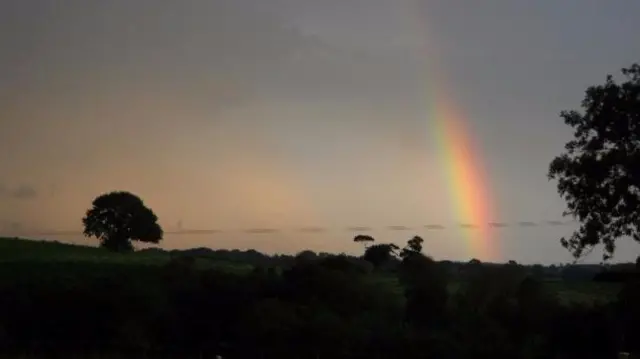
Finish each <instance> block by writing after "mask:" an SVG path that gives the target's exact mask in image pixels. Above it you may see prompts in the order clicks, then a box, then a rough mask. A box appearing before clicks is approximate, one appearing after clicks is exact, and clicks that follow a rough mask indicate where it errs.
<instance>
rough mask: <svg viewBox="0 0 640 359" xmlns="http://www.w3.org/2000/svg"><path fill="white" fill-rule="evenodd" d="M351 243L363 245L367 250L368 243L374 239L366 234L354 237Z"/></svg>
mask: <svg viewBox="0 0 640 359" xmlns="http://www.w3.org/2000/svg"><path fill="white" fill-rule="evenodd" d="M353 241H354V242H356V243H363V244H364V247H365V248H367V245H368V244H369V243H373V242H375V239H374V238H373V237H371V236H368V235H366V234H358V235H357V236H355V237H354V238H353Z"/></svg>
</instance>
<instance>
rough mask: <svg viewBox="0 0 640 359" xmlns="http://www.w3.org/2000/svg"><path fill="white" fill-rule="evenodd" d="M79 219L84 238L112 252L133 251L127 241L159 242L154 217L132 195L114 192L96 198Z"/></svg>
mask: <svg viewBox="0 0 640 359" xmlns="http://www.w3.org/2000/svg"><path fill="white" fill-rule="evenodd" d="M92 204H93V207H92V208H90V209H89V210H87V213H86V215H85V217H84V218H83V219H82V223H83V225H84V235H85V236H86V237H96V238H98V240H99V241H100V245H101V246H102V247H105V248H107V249H109V250H112V251H116V252H126V251H132V250H133V244H132V242H131V241H140V242H146V243H159V242H160V240H162V236H163V234H164V232H163V230H162V227H160V225H159V224H158V217H157V216H156V215H155V213H153V211H152V210H151V209H150V208H148V207H147V206H146V205H145V204H144V202H143V201H142V200H141V199H140V198H139V197H138V196H136V195H134V194H132V193H129V192H123V191H115V192H110V193H106V194H103V195H100V196H98V197H97V198H96V199H94V200H93V203H92Z"/></svg>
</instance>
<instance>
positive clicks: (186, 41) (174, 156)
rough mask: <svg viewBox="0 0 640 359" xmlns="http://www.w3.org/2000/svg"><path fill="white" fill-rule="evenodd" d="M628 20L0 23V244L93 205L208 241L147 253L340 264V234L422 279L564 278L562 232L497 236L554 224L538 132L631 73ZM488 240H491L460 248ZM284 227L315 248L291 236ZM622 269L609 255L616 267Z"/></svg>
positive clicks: (211, 18) (300, 4)
mask: <svg viewBox="0 0 640 359" xmlns="http://www.w3.org/2000/svg"><path fill="white" fill-rule="evenodd" d="M639 13H640V2H635V1H624V0H612V1H608V2H604V1H597V0H565V1H561V2H558V1H553V0H539V1H535V2H534V1H526V0H485V1H482V2H479V1H462V0H323V1H312V0H217V1H208V0H181V1H173V0H172V1H169V0H137V1H130V0H110V1H103V0H58V1H55V0H5V1H2V2H1V3H0V153H3V154H4V155H3V156H0V234H7V235H9V234H15V233H18V234H20V233H36V232H42V231H52V230H67V231H79V230H81V218H82V216H83V215H84V213H85V211H86V210H87V209H88V208H89V207H90V205H91V201H92V200H93V198H95V197H96V196H97V195H100V194H102V193H105V192H109V191H112V190H126V191H131V192H133V193H135V194H137V195H139V196H140V197H141V198H142V199H143V200H144V201H145V203H146V204H147V205H148V206H149V207H151V208H152V209H153V210H154V211H155V212H156V214H157V215H158V217H159V218H160V223H161V224H162V225H163V227H164V228H165V230H166V231H172V230H176V229H180V228H182V229H221V230H224V231H225V233H220V234H215V235H180V236H179V235H172V234H167V235H166V237H165V240H164V241H163V243H162V246H163V247H166V248H188V247H198V246H207V247H212V248H240V249H245V248H255V249H258V250H261V251H265V252H268V253H274V252H286V253H294V252H297V251H300V250H302V249H305V248H309V249H312V250H317V251H330V252H349V253H358V252H359V251H361V248H360V247H358V246H357V245H355V244H354V243H353V242H352V238H353V235H354V233H353V231H351V232H350V231H345V230H344V228H345V227H349V226H365V227H375V228H376V229H375V230H374V231H373V232H371V234H372V235H374V237H376V238H377V240H378V241H393V242H396V243H403V242H405V241H406V240H407V239H409V238H410V237H411V236H412V235H415V234H418V235H421V236H422V237H423V238H424V239H425V251H426V252H427V253H429V254H431V255H432V256H434V257H435V258H438V259H456V260H468V259H470V258H474V257H475V258H479V259H484V260H495V261H506V260H509V259H513V260H516V261H519V262H524V263H532V262H542V263H559V262H566V261H568V260H570V259H571V257H570V255H569V254H568V253H567V251H566V250H564V249H563V248H562V247H561V246H560V244H559V238H560V237H561V236H563V235H568V234H570V233H571V231H572V230H573V229H574V228H575V225H572V224H568V225H563V226H549V225H538V226H530V225H529V226H527V225H520V226H518V225H513V224H517V223H518V222H522V221H527V222H536V223H537V222H544V221H550V220H566V219H563V218H561V214H562V212H563V210H564V208H565V207H564V203H563V201H562V200H561V199H560V198H559V196H558V195H557V193H556V190H555V183H554V182H550V181H548V180H547V177H546V174H547V169H548V164H549V162H550V161H551V160H552V159H553V157H554V156H556V155H558V154H560V153H561V151H562V149H563V145H564V143H565V142H566V141H568V140H570V138H571V130H570V129H569V128H567V127H566V126H565V125H564V123H563V122H562V119H561V118H560V117H559V112H560V111H562V110H566V109H573V108H578V107H579V104H580V101H581V100H582V98H583V96H584V90H585V89H586V88H587V87H588V86H590V85H594V84H599V83H602V82H603V81H604V79H605V77H606V75H607V74H610V73H612V74H615V73H618V71H619V69H620V68H622V67H626V66H628V65H630V64H632V63H633V62H637V61H640V43H639V42H637V41H635V40H636V36H635V34H637V33H638V31H640V23H639V22H638V21H637V14H639ZM451 123H456V124H457V127H456V128H458V130H456V131H457V132H456V131H453V132H452V131H449V132H447V130H446V129H445V128H446V126H447V124H451ZM458 133H465V134H466V138H467V140H460V139H461V138H465V137H464V136H462V137H461V136H458V135H457V134H458ZM459 148H464V149H465V151H467V152H465V153H468V154H470V155H469V156H466V157H465V158H468V160H467V161H464V158H463V157H464V156H463V157H461V156H457V157H456V156H454V155H451V153H455V152H456V149H459ZM452 168H458V169H459V170H458V171H457V172H456V171H454V170H452ZM452 171H453V172H452ZM463 187H464V188H467V190H466V191H463V190H462V188H463ZM471 197H473V198H475V199H473V198H471ZM487 221H492V222H504V223H509V224H510V225H509V226H508V227H506V228H492V229H487V230H484V229H477V228H460V227H459V225H460V224H474V225H480V226H484V225H486V222H487ZM476 222H477V223H476ZM479 222H484V223H479ZM429 224H439V225H442V226H445V227H446V228H445V229H441V230H428V229H427V228H424V225H429ZM400 225H401V226H407V227H411V228H412V229H411V230H405V231H389V230H386V229H385V227H387V226H400ZM305 226H321V227H326V228H328V229H329V230H328V231H327V232H325V233H313V234H311V233H298V232H296V231H295V230H292V229H295V228H299V227H305ZM247 228H278V229H283V230H284V231H283V232H280V233H273V234H248V233H242V230H244V229H247ZM49 238H50V239H58V238H52V237H49ZM60 240H68V241H77V242H81V243H85V242H86V243H89V242H88V241H87V240H84V239H81V238H80V237H79V236H77V235H76V236H68V237H66V238H64V239H60ZM638 254H640V246H639V245H638V244H635V243H631V242H630V240H625V241H623V242H621V244H620V246H619V249H618V253H617V255H616V259H617V260H633V259H634V258H635V257H636V256H637V255H638ZM592 259H593V260H594V261H598V260H599V259H600V254H599V253H598V252H597V251H596V252H594V256H593V258H592Z"/></svg>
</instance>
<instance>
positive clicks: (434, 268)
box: [0, 249, 640, 359]
mask: <svg viewBox="0 0 640 359" xmlns="http://www.w3.org/2000/svg"><path fill="white" fill-rule="evenodd" d="M254 252H255V251H245V252H241V251H213V250H205V249H198V250H189V251H174V252H172V258H173V259H172V260H171V261H170V262H169V263H167V264H166V265H164V266H145V265H135V264H129V265H122V264H108V263H90V262H84V263H82V262H58V263H56V262H38V263H29V262H25V261H17V262H7V263H4V264H2V266H1V267H0V354H1V355H2V357H8V358H11V357H12V355H15V356H16V357H18V356H19V355H22V356H24V355H29V356H31V357H38V358H54V357H65V358H66V357H74V356H75V357H90V356H92V355H94V354H100V355H103V356H109V357H112V356H113V357H116V358H144V357H153V358H215V356H216V355H221V356H222V357H223V358H284V359H286V358H310V359H311V358H313V359H315V358H372V357H373V358H398V357H401V358H441V359H458V358H497V357H500V358H550V357H557V358H576V359H577V358H594V359H595V358H598V359H599V358H607V357H613V356H614V355H615V353H616V352H618V351H621V350H628V351H637V350H638V349H640V348H638V347H637V346H638V344H640V340H638V339H639V338H640V336H639V333H638V329H637V328H638V326H637V323H638V321H639V320H640V312H638V310H637V305H636V304H637V301H638V298H640V296H639V295H638V293H640V291H638V288H639V287H638V285H637V283H633V282H630V283H629V284H628V285H626V286H625V287H624V290H622V291H621V292H620V294H619V296H618V299H617V300H616V299H615V298H614V299H613V301H612V302H611V304H606V305H605V304H597V303H593V304H590V305H579V304H571V303H562V302H560V301H559V300H558V299H557V298H556V297H555V296H554V295H553V294H552V293H550V292H549V290H548V289H546V288H548V287H547V286H546V285H545V284H544V283H543V282H542V281H540V280H538V279H535V278H533V277H531V276H530V275H529V273H531V272H532V270H531V268H527V267H525V266H520V265H514V264H513V263H511V264H505V265H498V264H485V263H480V262H479V261H473V262H471V263H455V262H436V261H434V260H433V259H431V258H429V257H428V256H425V255H423V254H422V253H420V252H414V253H413V254H412V255H408V256H405V258H403V259H402V261H397V260H396V261H397V262H396V265H395V266H389V267H385V268H386V269H384V268H382V269H380V268H379V269H378V270H377V271H372V270H371V269H372V268H371V267H372V265H371V264H370V263H369V262H368V261H365V260H364V259H360V258H355V257H350V256H346V255H335V256H331V255H326V254H323V255H313V256H312V255H310V254H309V253H306V254H304V255H298V256H297V257H295V258H294V257H269V256H266V255H264V254H260V255H259V256H258V255H256V253H257V252H255V253H254ZM141 254H144V253H141ZM196 254H197V255H198V256H195V255H196ZM258 254H259V253H258ZM135 255H139V254H138V253H136V254H132V256H135ZM212 257H215V258H216V259H217V260H224V261H225V262H226V263H231V261H230V259H231V258H235V259H236V260H237V261H238V263H239V262H240V261H241V260H243V259H244V260H247V261H249V260H252V261H255V263H254V264H253V266H254V269H253V270H251V271H249V272H244V273H233V272H230V271H223V270H206V269H201V268H198V266H197V263H196V261H195V259H198V258H199V259H202V258H212ZM244 263H245V264H247V263H249V262H244ZM274 266H277V268H276V267H274ZM546 268H547V267H545V269H546ZM577 268H578V269H577V270H579V269H580V267H577ZM589 270H590V269H589ZM587 273H591V272H590V271H588V272H587ZM555 275H556V276H560V275H561V274H560V271H558V272H557V273H556V274H555ZM556 280H559V281H561V279H560V278H559V277H557V278H556ZM454 283H457V284H458V287H459V288H458V289H456V290H455V291H451V290H450V286H451V285H452V284H454ZM398 289H401V290H400V291H398Z"/></svg>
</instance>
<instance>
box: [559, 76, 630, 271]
mask: <svg viewBox="0 0 640 359" xmlns="http://www.w3.org/2000/svg"><path fill="white" fill-rule="evenodd" d="M622 74H623V75H624V82H622V83H617V82H615V81H614V80H613V77H612V76H611V75H609V76H607V79H606V82H605V84H604V85H599V86H591V87H589V88H588V89H587V91H586V95H585V98H584V100H583V101H582V109H583V111H584V112H578V111H563V112H562V113H561V114H560V116H561V117H562V118H563V119H564V122H565V123H566V124H567V125H569V126H571V127H573V129H574V137H575V138H574V139H573V140H571V141H569V142H568V143H567V144H566V145H565V149H566V152H565V153H563V154H561V155H560V156H558V157H556V158H555V159H554V160H553V161H552V162H551V164H550V165H549V174H548V177H549V179H555V180H557V181H558V184H557V187H558V193H559V194H560V196H562V197H563V198H564V199H565V201H566V202H567V210H566V211H565V213H564V215H565V216H568V215H570V216H572V217H574V218H575V219H576V220H577V221H578V222H579V223H580V228H579V229H578V230H577V231H575V232H574V233H573V235H571V237H569V238H568V239H567V238H562V239H561V243H562V245H563V246H564V247H565V248H567V249H568V250H569V251H570V252H571V253H572V254H573V256H574V257H575V258H576V259H577V258H580V257H581V256H582V255H583V254H584V250H585V249H588V250H591V249H593V248H594V247H595V246H596V245H598V244H604V248H605V252H604V255H603V257H604V260H607V259H610V258H611V257H612V256H613V253H614V252H615V242H616V240H617V239H618V238H620V237H623V236H629V237H632V238H633V239H634V240H636V241H640V211H639V210H638V209H639V207H640V65H638V64H634V65H632V66H631V67H630V68H626V69H622Z"/></svg>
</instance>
